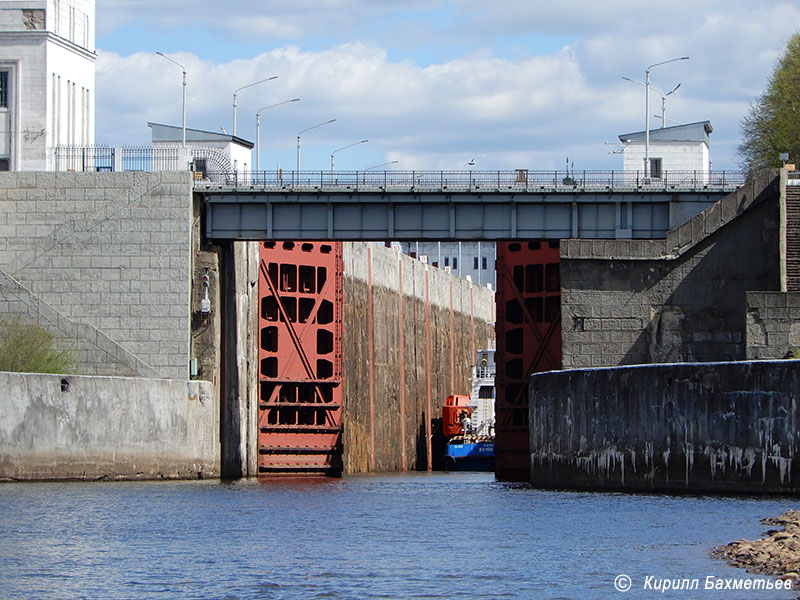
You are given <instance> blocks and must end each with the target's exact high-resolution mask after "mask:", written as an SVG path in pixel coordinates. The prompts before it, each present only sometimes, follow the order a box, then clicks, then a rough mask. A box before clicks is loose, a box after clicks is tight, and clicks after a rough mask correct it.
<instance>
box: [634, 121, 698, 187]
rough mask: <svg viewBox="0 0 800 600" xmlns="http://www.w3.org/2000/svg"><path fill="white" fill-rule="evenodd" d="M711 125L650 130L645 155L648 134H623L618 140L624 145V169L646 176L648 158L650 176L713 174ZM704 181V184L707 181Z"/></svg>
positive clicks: (691, 125)
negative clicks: (711, 171)
mask: <svg viewBox="0 0 800 600" xmlns="http://www.w3.org/2000/svg"><path fill="white" fill-rule="evenodd" d="M712 131H713V130H712V128H711V122H710V121H698V122H697V123H689V124H687V125H677V126H674V127H661V128H659V129H651V130H650V144H649V149H648V151H647V152H645V146H646V143H645V138H646V136H645V132H644V131H637V132H635V133H623V134H622V135H620V136H619V139H620V141H621V142H622V143H623V145H624V149H623V151H622V156H623V165H622V169H623V170H624V171H626V172H631V173H635V172H637V171H638V172H639V173H641V174H642V175H644V174H645V164H644V161H645V154H647V156H648V158H649V161H650V167H649V173H648V174H649V176H650V177H653V178H661V177H663V176H664V174H665V173H669V172H674V173H678V172H682V173H695V172H696V173H698V178H699V177H701V176H700V175H699V174H700V173H703V174H705V175H704V177H705V178H707V175H708V172H709V171H710V170H711V158H710V153H709V141H708V136H709V134H710V133H711V132H712ZM705 178H704V179H701V181H705V180H706V179H705Z"/></svg>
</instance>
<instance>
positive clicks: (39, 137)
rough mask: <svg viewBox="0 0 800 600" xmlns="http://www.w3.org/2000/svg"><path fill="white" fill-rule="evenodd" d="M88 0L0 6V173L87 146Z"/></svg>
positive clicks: (90, 140)
mask: <svg viewBox="0 0 800 600" xmlns="http://www.w3.org/2000/svg"><path fill="white" fill-rule="evenodd" d="M94 15H95V1H94V0H0V170H3V171H8V170H11V171H44V170H48V169H49V168H50V167H51V163H52V156H51V155H52V152H51V149H52V148H53V147H54V146H57V145H67V144H70V145H73V144H74V145H82V146H88V145H92V144H94V127H95V121H94V115H95V102H94V93H95V59H96V58H97V55H96V54H95V46H94V29H95V24H94Z"/></svg>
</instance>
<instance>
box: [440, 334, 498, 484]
mask: <svg viewBox="0 0 800 600" xmlns="http://www.w3.org/2000/svg"><path fill="white" fill-rule="evenodd" d="M476 358H477V360H476V361H475V365H474V367H473V372H472V378H471V379H470V381H471V388H472V389H471V393H470V395H469V396H463V395H455V394H454V395H452V396H448V397H447V398H446V399H445V403H444V406H443V407H442V432H443V433H444V436H445V438H446V440H447V443H446V446H445V457H444V458H445V460H444V463H445V469H446V470H448V471H494V397H495V391H494V389H495V388H494V375H495V362H494V348H488V349H486V350H479V351H478V352H477V357H476Z"/></svg>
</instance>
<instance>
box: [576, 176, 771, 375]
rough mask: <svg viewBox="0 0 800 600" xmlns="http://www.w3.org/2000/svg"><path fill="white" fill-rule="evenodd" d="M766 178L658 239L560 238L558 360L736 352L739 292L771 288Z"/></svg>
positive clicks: (711, 356)
mask: <svg viewBox="0 0 800 600" xmlns="http://www.w3.org/2000/svg"><path fill="white" fill-rule="evenodd" d="M778 238H779V206H778V202H777V187H776V186H775V185H774V176H773V177H771V178H765V179H764V180H763V181H761V182H760V183H759V185H758V186H753V185H752V183H751V184H750V185H748V186H745V188H743V189H741V190H739V191H737V192H736V193H734V194H731V195H730V196H727V197H726V198H723V199H722V200H720V201H719V202H718V203H717V204H715V205H714V206H712V207H710V208H708V209H706V210H705V211H703V212H702V213H700V214H698V215H697V216H696V217H694V218H692V219H691V220H690V221H688V222H687V223H685V224H683V225H681V226H680V227H677V228H675V229H673V230H670V231H669V232H668V234H667V239H666V240H566V241H564V242H562V245H561V288H562V295H561V311H562V340H563V364H564V368H567V369H569V368H582V367H599V366H617V365H632V364H644V363H659V362H682V361H714V360H742V359H744V358H745V357H746V355H747V353H746V351H745V313H746V306H745V293H746V292H748V291H752V290H779V289H780V272H779V271H780V267H779V263H780V261H779V247H780V244H779V239H778Z"/></svg>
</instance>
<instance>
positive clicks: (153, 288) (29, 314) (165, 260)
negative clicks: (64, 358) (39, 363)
mask: <svg viewBox="0 0 800 600" xmlns="http://www.w3.org/2000/svg"><path fill="white" fill-rule="evenodd" d="M191 181H192V180H191V173H184V172H171V173H167V172H163V173H133V172H131V173H0V236H2V237H0V314H16V315H21V316H22V317H23V318H24V320H26V321H32V322H34V323H36V324H38V325H40V326H42V327H45V328H47V329H48V330H50V331H51V332H52V333H53V334H54V335H55V336H56V337H57V338H59V340H60V344H61V346H62V347H64V348H66V349H70V350H74V351H75V352H76V353H77V357H78V372H79V373H81V374H89V375H124V376H127V375H140V376H148V377H168V378H175V379H184V378H186V377H187V373H188V362H189V335H190V325H191V323H190V319H191V306H190V300H191V297H190V296H191V289H192V288H191V286H192V279H191V278H192V273H191V265H192V245H191V235H190V230H191V223H192V221H191V219H192V184H191Z"/></svg>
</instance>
